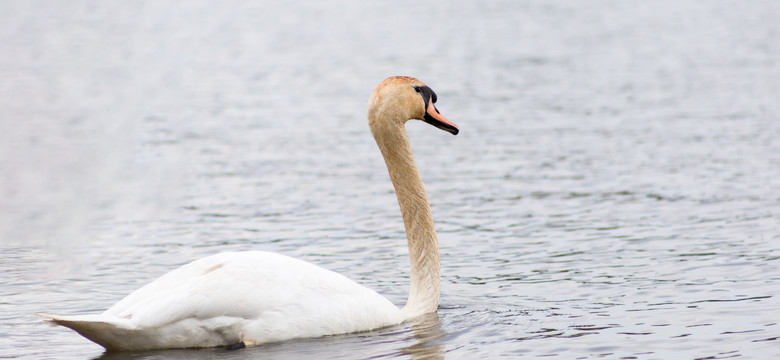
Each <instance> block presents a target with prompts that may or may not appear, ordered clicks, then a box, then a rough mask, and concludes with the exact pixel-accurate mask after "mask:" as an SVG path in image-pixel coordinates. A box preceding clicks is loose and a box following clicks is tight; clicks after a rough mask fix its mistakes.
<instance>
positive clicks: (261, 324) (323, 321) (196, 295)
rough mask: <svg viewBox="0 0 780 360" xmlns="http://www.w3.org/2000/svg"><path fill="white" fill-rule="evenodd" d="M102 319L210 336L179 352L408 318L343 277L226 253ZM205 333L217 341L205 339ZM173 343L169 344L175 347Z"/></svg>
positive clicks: (280, 259) (167, 279) (162, 281)
mask: <svg viewBox="0 0 780 360" xmlns="http://www.w3.org/2000/svg"><path fill="white" fill-rule="evenodd" d="M100 317H101V318H102V321H104V322H115V323H117V325H119V324H121V326H122V327H124V328H128V329H132V330H134V331H136V332H144V331H146V332H155V333H156V332H160V333H163V332H164V333H166V334H170V333H172V334H176V333H182V334H184V333H188V332H190V333H191V332H192V330H193V329H199V330H198V331H197V332H198V334H200V333H201V330H203V331H205V335H198V336H194V335H192V334H190V335H187V336H183V337H184V338H186V337H189V338H190V339H189V340H186V339H185V340H182V343H181V344H177V346H176V347H193V346H214V345H213V344H211V343H210V342H209V341H212V340H213V339H214V338H216V337H220V338H225V339H228V340H225V341H228V342H230V341H233V340H230V339H238V341H244V342H247V343H248V344H257V343H264V342H270V341H279V340H286V339H292V338H300V337H313V336H322V335H329V334H339V333H348V332H354V331H361V330H369V329H373V328H377V327H381V326H386V325H391V324H397V323H400V322H401V321H402V320H403V315H402V313H401V311H400V310H399V309H398V308H397V307H395V306H394V305H393V304H392V303H391V302H390V301H388V300H387V299H385V298H384V297H382V296H381V295H379V294H377V293H376V292H374V291H372V290H370V289H368V288H366V287H364V286H361V285H359V284H357V283H355V282H354V281H352V280H349V279H348V278H346V277H344V276H342V275H339V274H337V273H335V272H332V271H329V270H326V269H323V268H321V267H318V266H315V265H313V264H311V263H308V262H305V261H301V260H297V259H294V258H291V257H288V256H284V255H280V254H276V253H270V252H260V251H250V252H229V253H221V254H217V255H213V256H209V257H206V258H202V259H199V260H196V261H194V262H191V263H189V264H186V265H184V266H182V267H180V268H178V269H176V270H173V271H171V272H169V273H168V274H166V275H164V276H162V277H160V278H158V279H157V280H154V281H153V282H151V283H149V284H148V285H146V286H144V287H142V288H140V289H138V290H137V291H135V292H133V293H131V294H130V295H128V296H127V297H125V298H124V299H122V300H121V301H119V302H118V303H117V304H116V305H114V306H112V307H111V308H109V309H108V310H106V312H105V313H103V314H102V315H101V316H100ZM163 330H164V331H163ZM209 334H211V335H209ZM204 336H205V337H211V340H209V341H206V340H203V339H200V340H198V338H202V337H204ZM187 341H193V342H194V343H192V344H191V343H187ZM169 342H170V341H168V343H166V345H165V346H166V347H171V345H170V344H169ZM222 342H224V341H222ZM200 344H208V345H200Z"/></svg>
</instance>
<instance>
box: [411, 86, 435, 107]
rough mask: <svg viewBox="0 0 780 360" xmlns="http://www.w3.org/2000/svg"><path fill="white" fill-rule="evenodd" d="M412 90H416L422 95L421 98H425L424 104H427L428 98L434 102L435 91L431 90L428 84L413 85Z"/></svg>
mask: <svg viewBox="0 0 780 360" xmlns="http://www.w3.org/2000/svg"><path fill="white" fill-rule="evenodd" d="M414 91H416V92H417V93H418V94H420V96H422V97H423V100H425V106H426V107H427V106H428V99H431V101H433V102H434V103H435V102H436V100H437V98H436V93H435V92H433V89H431V88H429V87H428V86H415V87H414Z"/></svg>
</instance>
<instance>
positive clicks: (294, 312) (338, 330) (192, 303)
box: [37, 76, 459, 351]
mask: <svg viewBox="0 0 780 360" xmlns="http://www.w3.org/2000/svg"><path fill="white" fill-rule="evenodd" d="M435 102H436V93H434V92H433V90H431V88H429V87H428V86H426V85H425V84H424V83H422V82H421V81H419V80H417V79H415V78H411V77H406V76H395V77H390V78H387V79H385V80H383V81H382V82H380V83H379V85H377V87H376V88H375V89H374V91H373V92H372V93H371V96H370V98H369V102H368V123H369V127H370V128H371V133H372V134H373V136H374V138H375V140H376V143H377V145H378V146H379V149H380V151H381V153H382V156H383V157H384V160H385V163H386V165H387V170H388V172H389V174H390V180H391V181H392V183H393V186H394V188H395V191H396V195H397V197H398V204H399V205H400V208H401V214H402V218H403V222H404V226H405V229H406V237H407V244H408V248H409V257H410V263H411V269H410V287H409V297H408V299H407V302H406V305H405V306H404V307H403V308H398V307H396V306H395V305H393V304H392V303H391V302H390V301H389V300H387V299H386V298H384V297H383V296H381V295H379V294H378V293H376V292H375V291H373V290H371V289H369V288H367V287H364V286H362V285H359V284H358V283H356V282H354V281H352V280H350V279H348V278H346V277H345V276H343V275H340V274H337V273H335V272H332V271H330V270H326V269H323V268H321V267H319V266H316V265H314V264H311V263H308V262H305V261H302V260H298V259H294V258H291V257H288V256H285V255H281V254H276V253H271V252H264V251H242V252H224V253H219V254H216V255H211V256H208V257H205V258H201V259H199V260H195V261H193V262H191V263H189V264H186V265H183V266H181V267H179V268H177V269H175V270H173V271H171V272H169V273H167V274H165V275H163V276H162V277H160V278H158V279H156V280H154V281H152V282H151V283H149V284H147V285H145V286H143V287H141V288H140V289H138V290H136V291H134V292H132V293H130V295H128V296H127V297H125V298H123V299H122V300H120V301H119V302H118V303H116V304H115V305H114V306H112V307H110V308H109V309H108V310H106V311H105V312H103V313H102V314H99V315H78V316H56V315H46V314H37V315H40V316H43V317H44V318H45V319H46V321H47V322H50V323H53V324H56V325H62V326H65V327H68V328H70V329H73V330H75V331H76V332H78V333H79V334H81V335H82V336H84V337H86V338H87V339H89V340H91V341H93V342H95V343H97V344H99V345H101V346H103V347H104V348H106V350H108V351H132V350H153V349H170V348H198V347H216V346H227V347H229V348H241V347H247V346H255V345H258V344H263V343H269V342H276V341H282V340H289V339H296V338H308V337H319V336H324V335H334V334H344V333H351V332H358V331H365V330H371V329H376V328H380V327H384V326H388V325H395V324H399V323H401V322H403V321H405V320H408V319H411V318H414V317H417V316H420V315H423V314H427V313H433V312H435V311H436V309H437V308H438V304H439V292H440V285H441V269H440V264H439V248H438V241H437V239H436V231H435V230H434V224H433V217H432V215H431V209H430V206H429V204H428V197H427V195H426V192H425V186H424V184H423V182H422V179H421V177H420V173H419V171H418V170H417V166H416V164H415V161H414V158H413V155H412V149H411V146H410V144H409V138H408V136H407V133H406V129H405V127H404V124H405V123H406V121H407V120H411V119H419V120H423V121H424V122H426V123H429V124H431V125H433V126H435V127H437V128H439V129H442V130H445V131H447V132H449V133H451V134H453V135H457V133H458V131H459V130H458V127H457V126H456V125H455V124H453V123H452V122H450V121H449V120H447V119H446V118H445V117H444V116H443V115H442V114H441V113H440V112H439V110H438V109H437V108H436V106H435V105H434V103H435Z"/></svg>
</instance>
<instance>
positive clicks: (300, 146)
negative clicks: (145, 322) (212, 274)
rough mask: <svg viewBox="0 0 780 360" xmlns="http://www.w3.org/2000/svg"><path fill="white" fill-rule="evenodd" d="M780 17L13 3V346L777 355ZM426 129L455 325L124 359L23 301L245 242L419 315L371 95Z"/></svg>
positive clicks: (7, 267) (564, 8) (466, 7)
mask: <svg viewBox="0 0 780 360" xmlns="http://www.w3.org/2000/svg"><path fill="white" fill-rule="evenodd" d="M778 13H780V6H779V5H778V3H777V2H772V1H754V2H749V3H739V4H737V3H732V2H726V1H708V2H696V1H656V2H651V3H646V4H645V3H642V4H640V3H635V2H619V1H594V2H588V3H582V2H577V1H556V2H549V1H524V2H520V1H504V2H502V1H478V2H477V1H473V2H469V1H458V2H430V3H429V2H365V3H353V2H339V1H333V2H317V3H311V4H306V5H305V6H303V5H296V4H294V3H292V2H273V1H272V2H262V3H256V4H253V3H241V2H233V1H219V2H217V1H198V2H186V3H183V4H178V3H171V2H165V1H158V2H149V3H146V2H88V1H70V2H67V3H66V2H45V1H4V2H3V3H2V4H0V14H1V15H0V19H1V20H2V21H0V48H1V49H2V51H0V79H2V80H0V114H1V115H0V121H2V122H1V123H0V167H1V168H2V171H0V192H1V193H0V196H2V201H1V202H0V237H2V243H1V244H0V254H2V259H3V260H2V262H0V274H2V275H0V324H2V327H0V348H2V349H3V350H2V353H3V355H2V357H4V358H15V359H16V358H23V359H39V358H47V359H55V358H56V359H84V358H97V357H101V356H104V357H105V358H115V357H116V358H147V359H151V358H186V359H193V358H196V359H197V358H200V359H206V358H208V359H213V358H220V359H223V358H224V359H230V358H271V359H285V358H293V359H297V358H303V357H310V358H338V359H342V358H380V359H384V358H401V359H418V358H434V359H435V358H448V359H458V358H497V357H500V356H505V357H510V358H539V357H543V358H562V359H572V358H580V359H592V358H614V359H618V358H625V359H632V358H637V359H672V358H677V359H694V358H711V359H717V358H738V357H740V358H754V359H769V358H776V357H777V356H779V355H780V350H778V349H780V342H779V341H780V325H779V324H778V321H780V320H779V319H780V230H778V218H779V217H780V141H778V140H777V139H778V137H779V136H780V118H778V115H777V114H778V113H780V101H778V97H777V94H779V93H780V23H778V22H777V21H776V14H778ZM401 74H403V75H411V76H416V77H419V78H420V79H421V80H422V81H424V82H426V83H427V84H428V85H430V86H431V87H432V88H433V89H434V90H436V91H437V93H438V95H439V99H440V100H439V103H438V105H439V109H440V110H441V111H442V112H443V113H444V114H445V115H446V116H447V117H448V118H449V119H451V120H452V121H454V122H455V123H457V124H458V125H459V126H460V127H461V133H460V134H459V135H458V136H456V137H453V136H451V135H449V134H446V133H444V132H441V131H439V130H436V129H434V128H432V127H430V126H427V125H425V124H422V123H410V124H409V125H408V128H409V132H410V136H411V138H412V142H413V147H414V149H415V153H416V156H417V160H418V163H419V166H420V168H421V172H422V174H423V178H424V179H425V181H426V184H427V188H428V191H429V196H430V199H431V203H432V207H433V212H434V217H435V219H436V221H437V230H438V232H439V238H440V242H441V250H442V262H443V268H444V275H443V276H444V277H443V294H442V298H441V308H440V309H439V312H438V315H436V316H430V317H427V318H424V319H421V320H420V321H416V322H411V323H406V324H402V325H399V326H395V327H390V328H387V329H381V330H377V331H373V332H368V333H361V334H351V335H339V336H332V337H325V338H320V339H308V340H301V341H290V342H285V343H280V344H271V345H266V346H261V347H258V348H251V349H243V350H238V351H226V350H222V349H208V350H197V351H192V350H176V351H163V352H152V353H139V354H119V355H104V354H103V351H102V348H100V347H99V346H97V345H94V344H92V343H90V342H89V341H87V340H84V339H83V338H81V337H80V336H78V335H77V334H75V333H73V332H71V331H68V330H66V329H62V328H50V327H48V326H46V325H44V324H43V323H42V322H41V321H40V319H38V318H36V317H35V316H33V315H31V314H32V313H33V312H46V313H54V314H83V313H95V312H100V311H102V310H104V309H105V308H107V307H109V306H110V305H111V304H113V303H115V302H116V301H118V300H119V299H120V298H122V297H123V296H124V295H126V294H128V293H129V292H131V291H133V290H134V289H136V288H138V287H140V286H142V285H143V284H145V283H147V282H148V281H150V280H151V279H154V278H156V277H158V276H160V275H161V274H163V273H165V272H166V271H169V270H171V269H173V268H175V267H176V266H178V265H181V264H184V263H186V262H189V261H191V260H193V259H197V258H200V257H203V256H207V255H210V254H214V253H217V252H220V251H227V250H248V249H255V250H260V249H262V250H271V251H277V252H281V253H284V254H288V255H291V256H295V257H298V258H302V259H305V260H309V261H312V262H315V263H317V264H319V265H321V266H324V267H326V268H329V269H332V270H335V271H338V272H340V273H343V274H345V275H347V276H349V277H350V278H352V279H355V280H356V281H359V282H361V283H363V284H365V285H367V286H369V287H371V288H373V289H376V290H377V291H379V292H380V293H382V294H384V295H386V296H387V297H388V298H389V299H391V300H392V301H393V302H394V303H397V304H402V303H403V302H404V300H405V297H406V291H407V290H406V287H407V269H408V260H407V258H406V250H405V247H404V241H403V237H404V233H403V227H402V225H401V220H400V215H399V211H398V209H397V203H396V202H395V198H394V195H393V193H392V187H391V185H390V183H389V180H388V177H387V174H386V170H385V169H384V164H383V163H382V160H381V156H380V154H379V152H378V151H377V149H376V147H375V144H374V143H373V140H372V139H371V137H370V135H369V133H368V128H367V126H366V120H365V112H366V109H365V107H366V101H367V97H368V94H369V92H370V91H371V89H372V88H373V87H374V86H375V85H376V83H378V82H379V81H380V80H381V79H383V78H385V77H387V76H390V75H401Z"/></svg>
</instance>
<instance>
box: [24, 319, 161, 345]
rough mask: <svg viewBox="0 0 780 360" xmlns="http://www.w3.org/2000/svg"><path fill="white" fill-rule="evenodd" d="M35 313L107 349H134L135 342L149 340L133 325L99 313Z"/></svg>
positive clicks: (48, 321)
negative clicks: (59, 314)
mask: <svg viewBox="0 0 780 360" xmlns="http://www.w3.org/2000/svg"><path fill="white" fill-rule="evenodd" d="M35 315H38V316H40V317H43V318H44V319H45V320H44V321H46V322H47V323H49V324H51V325H60V326H64V327H66V328H70V329H72V330H73V331H75V332H77V333H79V334H81V336H83V337H85V338H87V339H89V340H91V341H92V342H94V343H96V344H98V345H100V346H102V347H104V348H106V350H133V349H135V348H136V346H134V345H135V344H139V343H143V342H144V341H145V340H148V339H145V338H146V337H147V336H144V335H143V334H140V333H139V332H138V331H136V330H134V329H132V328H131V327H129V326H127V325H125V326H123V325H124V324H121V323H117V322H115V321H112V320H110V319H106V318H104V317H101V316H99V315H81V316H57V315H47V314H38V313H36V314H35ZM139 337H142V338H144V339H139Z"/></svg>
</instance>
